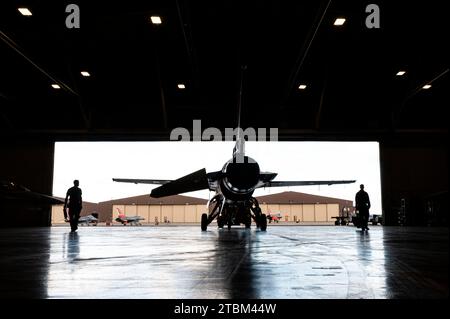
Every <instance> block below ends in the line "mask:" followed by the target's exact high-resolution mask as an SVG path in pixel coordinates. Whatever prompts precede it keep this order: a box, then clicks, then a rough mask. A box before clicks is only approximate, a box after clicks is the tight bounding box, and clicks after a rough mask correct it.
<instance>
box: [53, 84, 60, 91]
mask: <svg viewBox="0 0 450 319" xmlns="http://www.w3.org/2000/svg"><path fill="white" fill-rule="evenodd" d="M52 88H54V89H55V90H59V89H60V88H61V87H60V86H59V85H58V84H52Z"/></svg>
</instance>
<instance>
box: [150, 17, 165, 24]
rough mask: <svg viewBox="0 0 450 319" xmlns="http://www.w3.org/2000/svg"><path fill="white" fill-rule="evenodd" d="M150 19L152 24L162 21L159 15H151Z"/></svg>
mask: <svg viewBox="0 0 450 319" xmlns="http://www.w3.org/2000/svg"><path fill="white" fill-rule="evenodd" d="M150 20H152V23H153V24H161V23H162V21H161V17H158V16H151V17H150Z"/></svg>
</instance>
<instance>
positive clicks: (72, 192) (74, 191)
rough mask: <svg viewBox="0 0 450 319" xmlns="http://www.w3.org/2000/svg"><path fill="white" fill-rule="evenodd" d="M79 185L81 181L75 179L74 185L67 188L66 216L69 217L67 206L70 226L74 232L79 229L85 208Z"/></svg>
mask: <svg viewBox="0 0 450 319" xmlns="http://www.w3.org/2000/svg"><path fill="white" fill-rule="evenodd" d="M79 185H80V182H79V181H78V180H74V181H73V187H71V188H69V189H68V190H67V194H66V200H65V202H64V217H65V218H67V208H69V220H70V228H71V229H72V231H73V232H74V231H76V230H77V229H78V219H79V218H80V213H81V209H82V208H83V200H82V198H81V189H80V188H79V187H78V186H79Z"/></svg>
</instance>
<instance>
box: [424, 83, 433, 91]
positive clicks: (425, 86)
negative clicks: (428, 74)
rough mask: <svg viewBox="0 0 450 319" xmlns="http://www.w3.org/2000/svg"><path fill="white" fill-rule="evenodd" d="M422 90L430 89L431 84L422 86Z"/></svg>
mask: <svg viewBox="0 0 450 319" xmlns="http://www.w3.org/2000/svg"><path fill="white" fill-rule="evenodd" d="M422 89H424V90H428V89H431V84H426V85H424V86H423V88H422Z"/></svg>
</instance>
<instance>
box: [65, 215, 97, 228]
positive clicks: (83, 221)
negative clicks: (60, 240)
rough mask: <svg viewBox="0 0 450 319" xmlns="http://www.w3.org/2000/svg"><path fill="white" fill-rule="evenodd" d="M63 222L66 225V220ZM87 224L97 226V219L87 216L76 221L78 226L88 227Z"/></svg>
mask: <svg viewBox="0 0 450 319" xmlns="http://www.w3.org/2000/svg"><path fill="white" fill-rule="evenodd" d="M65 222H66V223H68V222H69V220H68V219H66V220H65ZM89 224H93V225H94V226H97V224H98V218H96V217H94V216H92V215H87V216H82V217H80V218H79V219H78V225H85V226H89Z"/></svg>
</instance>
